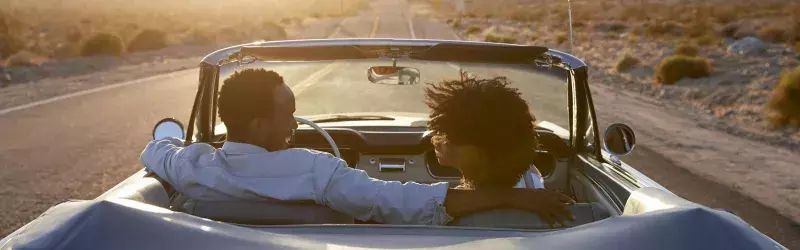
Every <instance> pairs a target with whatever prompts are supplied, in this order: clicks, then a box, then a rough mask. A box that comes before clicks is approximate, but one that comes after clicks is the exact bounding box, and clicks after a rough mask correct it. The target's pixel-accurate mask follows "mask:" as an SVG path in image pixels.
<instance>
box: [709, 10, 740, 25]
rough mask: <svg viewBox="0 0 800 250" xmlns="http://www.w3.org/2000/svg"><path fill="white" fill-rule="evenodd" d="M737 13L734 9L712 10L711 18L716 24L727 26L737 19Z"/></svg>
mask: <svg viewBox="0 0 800 250" xmlns="http://www.w3.org/2000/svg"><path fill="white" fill-rule="evenodd" d="M737 11H738V10H737V8H736V7H728V8H720V9H714V10H713V17H714V20H716V21H717V22H718V23H721V24H727V23H730V22H733V21H736V20H737V19H738V18H739V16H738V15H739V13H738V12H737Z"/></svg>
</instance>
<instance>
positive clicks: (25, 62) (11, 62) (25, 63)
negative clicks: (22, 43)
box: [6, 50, 47, 67]
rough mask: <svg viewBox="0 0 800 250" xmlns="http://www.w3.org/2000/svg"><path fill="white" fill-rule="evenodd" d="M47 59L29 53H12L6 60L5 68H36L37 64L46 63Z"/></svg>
mask: <svg viewBox="0 0 800 250" xmlns="http://www.w3.org/2000/svg"><path fill="white" fill-rule="evenodd" d="M46 61H47V58H46V57H43V56H39V55H36V54H34V53H31V52H29V51H24V50H23V51H18V52H17V53H14V54H13V55H11V56H10V57H8V59H7V60H6V66H8V67H30V66H38V65H39V64H41V63H43V62H46Z"/></svg>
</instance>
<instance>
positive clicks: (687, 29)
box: [683, 20, 713, 37]
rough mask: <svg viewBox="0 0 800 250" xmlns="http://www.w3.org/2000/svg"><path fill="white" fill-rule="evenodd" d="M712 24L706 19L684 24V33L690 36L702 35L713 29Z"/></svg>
mask: <svg viewBox="0 0 800 250" xmlns="http://www.w3.org/2000/svg"><path fill="white" fill-rule="evenodd" d="M712 30H713V29H712V27H711V24H710V23H708V22H705V21H701V20H698V21H695V22H691V23H689V24H688V25H684V26H683V33H684V34H685V35H686V36H689V37H702V36H705V35H708V34H709V33H710V32H711V31H712Z"/></svg>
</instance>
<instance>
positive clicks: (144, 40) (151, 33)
mask: <svg viewBox="0 0 800 250" xmlns="http://www.w3.org/2000/svg"><path fill="white" fill-rule="evenodd" d="M164 47H167V33H166V32H164V31H161V30H156V29H146V30H143V31H142V32H139V34H138V35H136V36H135V37H134V38H133V39H132V40H131V41H130V43H129V44H128V52H137V51H149V50H158V49H162V48H164Z"/></svg>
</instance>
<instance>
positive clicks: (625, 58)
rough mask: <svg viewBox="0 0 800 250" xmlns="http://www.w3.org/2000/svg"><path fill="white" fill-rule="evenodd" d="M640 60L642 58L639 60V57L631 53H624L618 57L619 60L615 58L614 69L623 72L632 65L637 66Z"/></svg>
mask: <svg viewBox="0 0 800 250" xmlns="http://www.w3.org/2000/svg"><path fill="white" fill-rule="evenodd" d="M641 62H642V60H639V58H636V57H634V56H633V55H631V54H628V53H625V54H624V55H622V57H620V59H619V60H617V64H616V66H614V69H615V70H616V71H617V72H618V73H623V72H625V71H628V70H629V69H631V68H633V67H636V66H638V65H639V64H640V63H641Z"/></svg>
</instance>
